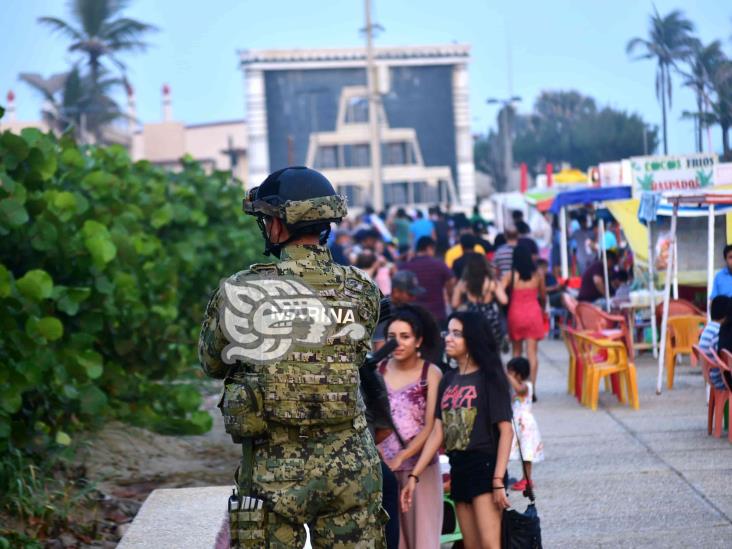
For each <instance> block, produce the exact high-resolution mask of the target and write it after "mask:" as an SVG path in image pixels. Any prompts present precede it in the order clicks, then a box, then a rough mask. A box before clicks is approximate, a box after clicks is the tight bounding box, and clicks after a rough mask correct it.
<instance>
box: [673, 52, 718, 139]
mask: <svg viewBox="0 0 732 549" xmlns="http://www.w3.org/2000/svg"><path fill="white" fill-rule="evenodd" d="M724 60H725V55H724V52H723V51H722V43H721V42H720V41H719V40H715V41H714V42H712V43H711V44H709V45H707V46H704V45H703V44H702V43H701V42H699V41H698V40H695V41H694V43H693V46H692V55H691V57H690V58H689V59H688V65H689V71H688V72H682V74H683V76H684V78H685V79H684V82H683V84H684V86H687V87H689V88H691V89H692V90H694V94H695V95H696V107H697V110H696V113H693V114H689V113H684V116H685V117H690V118H694V119H695V120H696V122H697V126H696V129H697V135H696V138H697V141H696V150H697V152H702V149H703V146H702V130H703V125H704V124H703V122H704V118H705V114H706V111H707V106H708V105H709V103H710V101H711V100H710V94H711V93H712V90H713V88H714V82H713V81H712V79H713V76H714V75H715V74H716V72H717V70H718V68H719V66H720V65H721V64H722V63H723V62H724Z"/></svg>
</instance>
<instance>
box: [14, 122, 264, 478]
mask: <svg viewBox="0 0 732 549" xmlns="http://www.w3.org/2000/svg"><path fill="white" fill-rule="evenodd" d="M242 194H243V193H242V190H241V187H240V185H239V184H238V183H231V182H230V181H229V176H228V174H225V173H214V174H213V175H208V174H206V173H205V172H204V171H203V169H202V168H201V167H200V166H199V165H198V164H197V163H195V162H193V161H191V160H190V159H184V160H183V166H182V169H181V171H179V172H169V171H164V170H162V169H160V168H157V167H154V166H153V165H151V164H150V163H149V162H146V161H141V162H136V163H132V162H131V161H130V159H129V157H128V155H127V152H126V151H125V150H124V149H123V148H122V147H118V146H111V147H106V148H97V147H79V146H77V145H76V144H75V143H74V142H73V141H72V140H70V139H69V138H68V137H63V138H61V139H56V138H55V137H53V136H51V135H44V134H42V133H41V132H39V131H38V130H34V129H26V130H23V131H22V133H21V134H20V135H17V134H13V133H10V132H5V133H3V134H2V135H0V455H2V454H3V453H4V452H5V451H7V450H9V449H10V448H21V449H23V450H24V451H30V452H34V451H35V452H40V451H42V450H44V449H45V448H47V447H48V446H49V445H50V444H57V445H61V446H63V445H68V444H70V442H71V436H72V435H73V433H74V432H75V431H77V430H79V429H83V428H88V427H90V426H92V427H93V426H95V425H97V424H99V423H100V422H101V421H103V420H104V419H105V418H108V417H110V416H114V417H118V418H121V419H123V420H126V421H129V422H132V423H135V424H138V425H142V426H147V427H151V428H154V429H156V430H159V431H162V432H167V433H202V432H205V431H207V430H208V429H209V428H210V426H211V418H210V416H209V415H208V414H207V413H206V412H205V411H202V410H200V405H201V396H200V391H199V390H198V387H197V377H196V376H197V373H198V367H197V359H196V340H197V336H198V329H199V325H200V321H201V317H202V313H203V308H204V307H205V304H206V301H207V299H208V293H209V292H210V291H211V290H212V289H213V288H214V287H215V286H216V285H217V284H218V281H219V280H220V278H221V277H223V276H225V275H227V274H230V273H232V272H235V271H237V270H239V269H243V268H246V267H247V266H248V265H249V263H251V262H253V261H256V260H259V259H260V256H259V252H260V250H261V245H260V240H259V236H258V233H257V229H256V226H255V224H254V223H253V222H252V221H251V220H249V219H247V218H246V216H244V215H243V214H242V213H241V210H240V203H241V197H242ZM0 480H2V479H0Z"/></svg>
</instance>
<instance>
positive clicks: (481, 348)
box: [447, 311, 508, 392]
mask: <svg viewBox="0 0 732 549" xmlns="http://www.w3.org/2000/svg"><path fill="white" fill-rule="evenodd" d="M453 318H454V319H455V320H459V321H460V322H462V323H463V338H464V339H465V346H466V347H467V348H468V354H469V355H470V357H471V358H472V359H473V360H474V361H475V362H477V363H478V367H479V368H480V369H481V370H482V371H483V372H484V373H485V375H486V376H487V378H488V379H489V380H490V381H491V382H492V383H496V384H497V385H498V387H499V389H501V390H505V391H506V392H508V379H507V378H506V373H505V372H504V371H503V365H502V364H501V355H500V354H499V353H498V345H497V344H496V341H495V339H494V338H493V332H492V330H491V329H490V326H488V322H487V321H486V319H485V317H484V316H483V315H482V314H480V313H477V312H468V311H457V312H454V313H452V314H451V315H450V316H449V318H448V319H447V321H448V323H449V322H450V320H452V319H453Z"/></svg>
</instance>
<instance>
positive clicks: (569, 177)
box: [553, 168, 589, 185]
mask: <svg viewBox="0 0 732 549" xmlns="http://www.w3.org/2000/svg"><path fill="white" fill-rule="evenodd" d="M553 180H554V183H556V184H560V185H561V184H568V183H569V184H571V183H585V184H586V183H588V181H589V179H588V177H587V174H586V173H585V172H583V171H580V170H576V169H573V168H566V169H564V170H561V171H560V172H558V173H555V174H554V177H553Z"/></svg>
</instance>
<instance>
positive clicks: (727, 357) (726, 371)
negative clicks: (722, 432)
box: [719, 349, 732, 442]
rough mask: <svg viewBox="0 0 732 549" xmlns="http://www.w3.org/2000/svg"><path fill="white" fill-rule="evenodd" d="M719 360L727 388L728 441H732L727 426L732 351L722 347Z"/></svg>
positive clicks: (731, 404) (731, 391)
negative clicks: (722, 366)
mask: <svg viewBox="0 0 732 549" xmlns="http://www.w3.org/2000/svg"><path fill="white" fill-rule="evenodd" d="M719 362H720V363H721V364H723V365H724V366H725V368H722V381H723V382H724V386H725V387H726V388H727V401H728V402H729V403H730V404H728V405H727V415H726V416H725V422H726V426H727V429H728V433H727V436H728V438H729V441H730V442H732V429H730V428H729V416H730V412H729V407H730V406H732V353H730V352H729V351H728V350H727V349H722V357H721V359H720V361H719Z"/></svg>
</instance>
